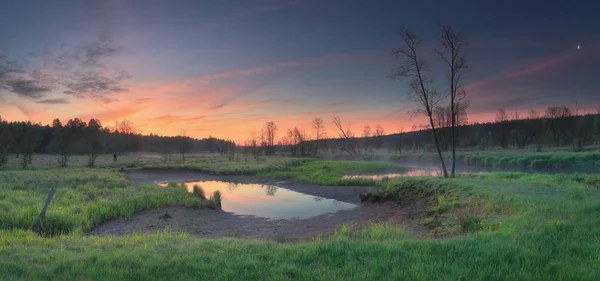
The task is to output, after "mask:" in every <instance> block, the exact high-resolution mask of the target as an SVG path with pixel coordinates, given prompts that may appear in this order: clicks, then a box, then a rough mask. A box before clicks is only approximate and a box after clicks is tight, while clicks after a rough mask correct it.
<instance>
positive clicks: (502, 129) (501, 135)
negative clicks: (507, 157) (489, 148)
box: [496, 108, 509, 149]
mask: <svg viewBox="0 0 600 281" xmlns="http://www.w3.org/2000/svg"><path fill="white" fill-rule="evenodd" d="M496 122H498V123H499V124H498V126H499V127H498V130H499V131H498V135H497V136H496V138H497V139H498V142H500V146H501V147H502V148H504V149H506V148H508V134H509V129H508V114H506V110H504V108H500V109H498V112H496Z"/></svg>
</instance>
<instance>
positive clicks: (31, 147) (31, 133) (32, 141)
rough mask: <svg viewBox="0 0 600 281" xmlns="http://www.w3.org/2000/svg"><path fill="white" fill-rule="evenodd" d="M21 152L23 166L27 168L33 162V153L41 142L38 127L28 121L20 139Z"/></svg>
mask: <svg viewBox="0 0 600 281" xmlns="http://www.w3.org/2000/svg"><path fill="white" fill-rule="evenodd" d="M18 143H19V153H20V154H21V157H22V161H21V166H22V167H23V169H26V168H27V166H28V165H29V164H31V162H32V158H33V157H32V155H33V153H34V151H35V148H36V147H37V146H38V143H39V133H38V132H37V128H36V127H35V126H34V125H33V124H32V123H31V122H27V123H26V124H25V126H24V127H23V131H22V132H21V138H20V139H19V142H18Z"/></svg>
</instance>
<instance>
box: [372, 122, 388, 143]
mask: <svg viewBox="0 0 600 281" xmlns="http://www.w3.org/2000/svg"><path fill="white" fill-rule="evenodd" d="M384 135H385V130H384V129H383V127H382V126H381V125H377V126H375V132H374V133H373V136H374V137H375V148H376V149H381V147H382V145H383V136H384Z"/></svg>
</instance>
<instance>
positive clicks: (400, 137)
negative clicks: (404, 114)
mask: <svg viewBox="0 0 600 281" xmlns="http://www.w3.org/2000/svg"><path fill="white" fill-rule="evenodd" d="M403 141H404V127H400V130H398V143H396V150H398V152H400V153H402V144H403Z"/></svg>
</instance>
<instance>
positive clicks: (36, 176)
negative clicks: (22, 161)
mask: <svg viewBox="0 0 600 281" xmlns="http://www.w3.org/2000/svg"><path fill="white" fill-rule="evenodd" d="M51 187H55V188H56V194H55V196H54V199H53V201H52V203H51V205H50V208H49V210H50V211H48V213H47V214H46V217H45V219H44V220H43V226H44V228H45V230H46V232H48V233H49V234H51V235H54V234H59V233H68V232H71V231H73V230H79V231H86V230H89V229H90V228H91V227H93V226H95V225H97V224H98V223H100V222H103V221H105V220H107V219H111V218H117V217H124V216H129V215H131V214H133V213H135V212H139V211H142V210H146V209H151V208H156V207H160V206H166V205H185V206H190V207H196V206H203V205H207V204H208V203H207V202H204V201H202V200H201V199H199V198H197V197H194V196H191V195H190V194H189V193H188V192H187V191H186V189H185V187H175V188H174V187H169V188H161V187H159V186H157V185H153V184H145V185H143V184H133V183H130V182H128V181H126V180H125V179H124V178H123V176H122V175H121V174H119V173H117V172H115V171H113V170H109V169H84V168H70V169H55V170H33V171H31V170H25V171H5V172H1V173H0V229H27V228H29V227H30V226H31V224H32V222H33V220H34V219H35V218H36V217H37V216H38V214H39V213H40V211H41V209H42V207H43V204H44V202H45V200H46V197H47V195H48V193H49V190H50V188H51Z"/></svg>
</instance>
